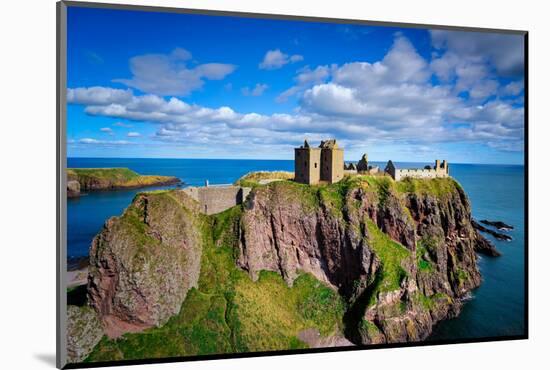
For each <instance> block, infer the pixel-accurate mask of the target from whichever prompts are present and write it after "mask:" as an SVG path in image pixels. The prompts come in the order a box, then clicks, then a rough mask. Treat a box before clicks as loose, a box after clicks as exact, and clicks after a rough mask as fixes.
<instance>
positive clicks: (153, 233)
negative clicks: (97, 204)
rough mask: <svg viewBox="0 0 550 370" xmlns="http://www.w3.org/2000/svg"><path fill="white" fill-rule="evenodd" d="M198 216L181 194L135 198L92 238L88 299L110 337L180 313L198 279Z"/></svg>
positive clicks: (139, 329)
mask: <svg viewBox="0 0 550 370" xmlns="http://www.w3.org/2000/svg"><path fill="white" fill-rule="evenodd" d="M198 214H199V210H198V207H197V204H196V202H195V201H193V200H192V199H191V198H189V197H188V196H187V195H186V194H184V193H183V192H181V191H175V192H153V193H144V194H139V195H137V196H136V198H135V199H134V201H133V203H132V205H131V206H130V207H128V208H127V209H126V211H125V212H124V214H123V215H122V216H121V217H113V218H111V219H109V220H108V221H107V222H106V223H105V226H104V228H103V230H102V231H101V232H100V233H99V234H98V235H97V236H96V237H95V238H94V240H93V242H92V246H91V249H90V269H89V271H90V272H89V277H88V299H89V302H90V304H91V306H92V307H93V308H94V309H95V310H96V311H97V313H98V315H99V317H100V319H101V321H102V323H103V326H104V328H105V333H106V334H107V335H108V336H109V337H117V336H119V335H121V334H123V333H125V332H138V331H141V330H143V329H145V328H148V327H152V326H161V325H163V324H164V323H166V321H167V320H168V319H169V318H170V317H171V316H173V315H174V314H176V313H178V312H179V310H180V307H181V304H182V302H183V300H184V299H185V296H186V294H187V291H188V290H189V289H190V288H191V287H193V286H196V284H197V281H198V277H199V270H200V257H201V221H200V219H199V215H198Z"/></svg>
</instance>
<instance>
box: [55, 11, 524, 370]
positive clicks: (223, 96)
mask: <svg viewBox="0 0 550 370" xmlns="http://www.w3.org/2000/svg"><path fill="white" fill-rule="evenodd" d="M65 12H66V13H64V16H65V18H64V19H61V21H62V22H64V21H66V35H61V37H63V38H64V40H65V42H66V56H65V59H63V63H64V65H65V66H66V70H64V71H62V73H66V85H63V86H61V87H60V88H61V89H62V90H63V91H62V96H63V97H64V101H63V109H64V110H65V115H64V117H65V118H66V119H65V121H66V122H64V123H63V125H62V127H63V128H62V131H63V135H64V136H63V137H66V141H64V142H62V145H63V146H64V148H65V151H64V153H65V154H66V155H64V156H63V158H64V159H66V168H64V169H63V172H62V173H63V176H64V181H65V183H63V185H62V186H63V191H64V192H66V199H64V202H65V203H63V204H65V205H66V208H63V210H64V211H63V212H65V214H66V220H65V222H66V224H65V225H66V235H65V238H66V246H63V245H62V246H61V248H66V250H65V249H63V251H64V252H65V254H63V255H64V256H66V267H65V266H64V269H65V271H63V272H62V273H63V274H62V275H63V281H62V284H63V291H62V292H61V294H63V295H64V296H66V305H65V306H64V307H63V310H64V313H63V315H64V318H65V325H64V329H63V331H64V332H63V333H62V336H63V338H64V341H65V348H64V353H66V362H67V364H68V365H67V366H69V367H86V366H92V365H98V364H104V365H105V364H108V365H113V364H125V363H139V362H148V361H163V360H172V361H173V360H174V359H177V360H182V361H184V360H186V359H191V358H192V359H196V358H204V359H208V358H216V357H217V356H218V357H220V356H221V357H224V356H225V357H227V356H232V355H235V356H237V355H240V356H242V355H249V356H253V355H255V354H266V353H272V354H279V353H301V352H307V351H319V350H327V351H328V350H351V349H367V348H380V347H385V346H401V345H403V346H404V345H421V344H423V345H425V344H439V343H460V342H472V341H483V340H499V339H519V338H526V330H527V327H526V313H527V312H526V309H525V308H526V279H525V277H526V275H525V272H526V258H525V255H526V251H527V245H526V238H525V235H526V226H527V225H526V217H525V214H526V213H525V207H526V190H527V189H526V187H525V184H526V152H525V148H526V143H525V141H526V135H525V133H526V124H525V121H526V120H525V117H526V109H525V107H526V92H525V90H526V86H525V85H526V63H525V55H526V52H525V50H526V47H527V45H526V33H525V32H519V31H505V30H482V29H480V30H476V29H459V28H449V27H437V26H433V27H432V26H418V25H416V26H409V25H406V24H403V25H400V24H399V25H398V24H390V23H388V24H382V23H376V22H374V23H373V22H370V23H369V22H360V21H345V20H330V19H328V20H327V19H316V18H299V17H294V18H292V17H286V18H285V17H282V16H269V15H261V16H260V15H254V14H239V13H224V14H222V13H215V12H208V11H182V10H179V11H178V10H177V9H171V10H170V9H167V10H162V9H158V8H150V9H148V8H144V7H141V8H136V9H132V8H131V7H119V8H116V6H101V4H94V5H93V6H90V5H87V6H82V4H78V3H68V6H67V7H66V9H65Z"/></svg>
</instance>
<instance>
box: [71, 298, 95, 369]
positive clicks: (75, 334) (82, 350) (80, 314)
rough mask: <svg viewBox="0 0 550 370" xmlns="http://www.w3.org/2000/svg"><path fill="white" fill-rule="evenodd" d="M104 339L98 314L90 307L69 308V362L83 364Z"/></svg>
mask: <svg viewBox="0 0 550 370" xmlns="http://www.w3.org/2000/svg"><path fill="white" fill-rule="evenodd" d="M101 337H103V328H102V327H101V323H100V321H99V319H98V317H97V314H96V312H95V311H94V310H93V309H92V308H91V307H88V306H83V307H77V306H68V307H67V361H68V362H71V363H75V362H81V361H83V360H84V359H86V357H87V356H88V355H89V354H90V352H92V349H93V348H94V346H95V345H96V344H97V343H98V342H99V341H100V340H101Z"/></svg>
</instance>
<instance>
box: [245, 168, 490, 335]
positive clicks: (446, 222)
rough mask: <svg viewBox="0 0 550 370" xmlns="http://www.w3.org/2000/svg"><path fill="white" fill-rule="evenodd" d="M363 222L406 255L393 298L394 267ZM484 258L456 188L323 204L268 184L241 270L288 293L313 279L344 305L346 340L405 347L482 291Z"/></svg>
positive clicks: (319, 193)
mask: <svg viewBox="0 0 550 370" xmlns="http://www.w3.org/2000/svg"><path fill="white" fill-rule="evenodd" d="M448 181H452V180H450V179H449V180H448ZM453 184H454V182H453ZM338 197H340V198H339V199H338ZM369 222H370V223H371V224H374V225H376V227H377V228H378V229H379V230H380V231H382V232H383V233H384V234H385V235H387V236H388V237H389V238H391V239H392V240H394V241H395V242H397V243H399V244H401V245H402V246H403V247H404V248H406V249H407V250H408V251H409V252H407V251H405V252H404V254H406V255H408V257H406V258H403V259H402V260H401V261H399V262H398V263H399V268H401V269H402V270H403V277H402V279H401V280H400V281H399V283H398V286H396V287H394V288H392V289H383V287H384V286H385V285H388V284H389V283H388V282H385V281H384V279H387V277H386V276H385V274H384V273H383V272H384V264H389V263H390V262H391V260H390V259H388V261H384V258H382V255H378V253H377V252H376V251H377V248H376V246H374V245H373V243H374V242H375V240H374V238H373V236H372V235H370V233H369ZM490 248H492V247H491V246H490V244H489V243H488V242H487V241H486V240H485V239H484V238H483V237H482V236H481V235H479V233H478V232H477V231H476V230H474V229H473V227H472V225H471V216H470V204H469V202H468V199H467V197H466V195H465V194H464V192H463V190H462V189H461V188H460V186H458V185H456V186H455V187H454V188H453V189H452V190H451V191H449V192H447V193H445V194H444V195H439V196H435V195H431V194H429V193H425V194H422V193H418V194H417V193H402V192H401V193H400V192H397V191H395V190H394V189H392V188H387V189H384V188H383V189H382V190H381V191H380V189H379V190H378V191H373V189H372V188H369V187H365V186H348V187H345V186H342V187H341V188H339V189H338V190H337V192H336V193H335V194H329V195H328V196H326V194H323V190H315V189H313V188H304V187H303V186H301V185H295V184H290V183H273V184H270V185H269V186H267V187H261V188H257V189H255V190H253V191H252V193H251V194H250V196H249V198H248V201H247V202H246V204H245V212H244V213H243V218H242V221H241V236H240V243H239V248H238V249H239V253H238V258H237V264H238V265H239V266H240V267H242V268H243V269H245V270H247V271H248V272H249V273H250V275H251V277H252V278H256V277H257V276H258V272H259V271H260V270H270V271H276V272H279V273H280V274H281V276H283V277H284V279H285V280H286V281H287V283H288V284H289V285H290V284H292V282H293V280H294V278H295V277H296V275H297V272H298V271H300V270H301V271H306V272H310V273H312V274H313V275H314V276H316V277H317V278H318V279H319V280H322V281H324V282H327V283H329V284H330V285H332V286H333V287H334V288H335V289H337V290H338V291H340V292H341V294H343V295H344V296H346V297H348V299H349V302H350V311H349V312H348V314H347V317H346V325H347V329H346V330H347V333H346V335H347V336H348V338H349V339H351V340H353V341H354V342H356V343H363V344H368V343H383V342H405V341H417V340H422V339H424V338H426V337H427V336H428V335H429V333H430V332H431V328H432V326H433V325H434V324H435V323H436V322H437V321H439V320H442V319H444V318H446V317H450V316H453V315H456V314H457V313H458V311H459V308H460V299H461V298H462V297H463V296H464V295H465V294H466V293H467V292H469V291H470V290H471V289H473V288H475V287H477V286H478V285H479V284H480V281H481V280H480V273H479V270H478V268H477V263H476V258H477V257H476V253H475V252H476V250H478V251H482V252H484V251H485V252H487V251H489V249H490ZM489 254H491V253H489ZM390 257H391V256H390ZM385 258H387V257H385ZM386 267H388V266H386ZM386 270H388V268H386ZM381 287H382V288H381Z"/></svg>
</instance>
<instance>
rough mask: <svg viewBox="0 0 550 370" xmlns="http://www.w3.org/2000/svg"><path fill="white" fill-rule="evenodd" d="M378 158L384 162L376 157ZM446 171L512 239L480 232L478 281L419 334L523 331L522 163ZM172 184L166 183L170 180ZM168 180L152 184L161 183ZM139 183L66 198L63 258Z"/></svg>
mask: <svg viewBox="0 0 550 370" xmlns="http://www.w3.org/2000/svg"><path fill="white" fill-rule="evenodd" d="M373 164H375V165H379V166H381V168H383V166H384V165H385V163H376V162H373ZM396 164H397V166H398V167H400V168H418V167H424V165H426V164H427V163H399V162H397V163H396ZM67 166H68V167H69V168H71V167H77V168H80V167H82V168H98V167H127V168H130V169H132V170H134V171H136V172H138V173H140V174H143V175H165V176H176V177H178V178H180V179H181V180H182V181H183V182H184V185H183V186H200V185H204V184H205V181H206V180H208V182H209V184H230V183H233V182H234V181H236V180H237V179H238V178H240V177H241V176H243V175H245V174H246V173H248V172H253V171H276V170H281V171H293V170H294V161H292V160H237V159H140V158H132V159H126V158H68V159H67ZM449 171H450V174H451V176H452V177H454V178H455V179H456V180H457V181H458V182H459V183H460V184H461V185H462V186H463V188H464V189H465V191H466V193H467V194H468V196H469V198H470V202H471V205H472V212H473V216H474V218H475V219H477V220H482V219H488V220H498V221H503V222H505V223H507V224H510V225H512V226H513V227H514V229H513V230H511V231H509V232H508V234H509V235H510V236H511V237H512V241H498V240H495V239H494V238H493V237H492V236H490V235H486V237H487V238H488V239H490V240H491V241H492V242H493V243H494V244H495V246H496V247H497V249H498V250H499V251H500V252H501V253H502V256H501V257H496V258H491V257H485V256H480V257H479V268H480V270H481V274H482V279H483V281H482V284H481V286H480V287H479V288H477V289H476V290H474V291H473V292H472V294H471V296H470V297H469V298H468V299H467V300H466V301H465V302H464V307H463V309H462V312H461V313H460V315H459V316H458V317H457V318H454V319H450V320H445V321H443V322H441V323H439V324H438V325H436V327H435V328H434V331H433V333H432V335H431V336H430V337H429V338H428V339H427V341H441V340H445V341H455V340H458V341H460V340H472V339H478V338H495V337H502V336H506V337H509V336H519V335H523V334H524V329H525V324H526V323H525V321H524V317H525V311H524V302H525V298H526V292H525V289H524V278H525V273H524V272H525V271H524V266H525V244H524V235H525V234H524V233H525V220H524V207H525V198H524V176H525V171H524V167H523V166H521V165H485V164H454V163H453V164H450V165H449ZM171 187H173V186H171ZM163 188H170V187H156V188H148V190H151V189H163ZM139 191H142V190H135V189H134V190H117V191H105V192H94V193H88V194H83V195H82V196H80V197H79V198H70V199H68V201H67V234H68V235H67V255H68V261H69V265H71V261H77V260H79V259H81V258H83V257H86V256H87V255H88V250H89V247H90V243H91V241H92V239H93V237H94V236H95V235H96V234H97V233H98V232H99V231H100V230H101V228H102V226H103V224H104V223H105V221H106V220H107V219H108V218H109V217H112V216H118V215H120V214H122V212H123V211H124V209H125V208H126V207H127V206H128V205H129V204H130V203H131V201H132V199H133V198H134V196H135V195H136V193H138V192H139Z"/></svg>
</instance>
